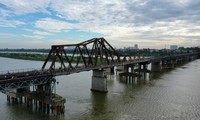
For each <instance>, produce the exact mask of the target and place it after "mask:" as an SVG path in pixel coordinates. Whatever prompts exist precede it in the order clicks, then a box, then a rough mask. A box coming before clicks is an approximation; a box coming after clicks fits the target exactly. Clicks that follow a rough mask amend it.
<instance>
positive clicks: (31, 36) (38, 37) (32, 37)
mask: <svg viewBox="0 0 200 120" xmlns="http://www.w3.org/2000/svg"><path fill="white" fill-rule="evenodd" d="M22 36H23V37H26V38H30V39H31V40H38V39H43V38H44V36H39V35H22Z"/></svg>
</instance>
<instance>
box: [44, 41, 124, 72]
mask: <svg viewBox="0 0 200 120" xmlns="http://www.w3.org/2000/svg"><path fill="white" fill-rule="evenodd" d="M69 51H70V52H69ZM119 57H120V56H119V54H118V53H117V51H115V49H114V48H113V47H112V46H111V45H110V44H109V43H108V42H107V41H106V40H105V39H104V38H93V39H91V40H87V41H84V42H81V43H78V44H66V45H52V47H51V50H50V52H49V55H48V57H47V59H46V60H45V62H44V64H43V66H42V70H44V69H49V70H55V69H58V68H59V69H62V70H67V69H74V68H77V67H80V66H82V67H85V68H87V67H91V66H98V65H102V64H103V65H105V64H106V65H109V64H112V63H115V62H120V58H119ZM56 62H58V63H56ZM48 63H50V64H49V65H47V64H48Z"/></svg>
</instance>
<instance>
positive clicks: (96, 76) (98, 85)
mask: <svg viewBox="0 0 200 120" xmlns="http://www.w3.org/2000/svg"><path fill="white" fill-rule="evenodd" d="M91 91H96V92H104V93H106V92H108V90H107V80H106V76H105V73H104V70H103V69H95V70H93V75H92V88H91Z"/></svg>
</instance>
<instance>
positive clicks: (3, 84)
mask: <svg viewBox="0 0 200 120" xmlns="http://www.w3.org/2000/svg"><path fill="white" fill-rule="evenodd" d="M69 51H73V53H71V52H69ZM197 55H199V52H196V53H187V54H177V55H169V56H164V57H154V58H145V57H144V56H143V55H133V56H126V55H121V54H119V53H118V52H117V51H116V50H115V49H114V48H113V47H112V46H111V45H110V44H109V43H108V42H107V41H106V40H105V39H104V38H93V39H90V40H87V41H84V42H81V43H78V44H66V45H52V46H51V50H50V52H49V54H48V57H47V58H46V60H45V62H44V64H43V66H42V68H41V69H37V70H28V71H22V72H20V71H19V72H11V71H10V72H8V73H2V74H0V91H1V92H6V91H9V90H12V89H18V88H25V87H29V86H33V85H43V84H51V83H52V82H55V79H54V78H53V77H54V76H59V75H69V74H73V73H78V72H82V71H90V70H94V69H103V68H111V67H115V66H122V65H129V64H140V63H153V62H158V61H163V60H165V61H167V60H173V59H176V60H177V59H179V58H180V59H182V58H184V57H190V56H197Z"/></svg>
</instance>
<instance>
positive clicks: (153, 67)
mask: <svg viewBox="0 0 200 120" xmlns="http://www.w3.org/2000/svg"><path fill="white" fill-rule="evenodd" d="M161 70H162V65H161V62H160V61H159V62H155V63H152V64H151V71H152V72H160V71H161Z"/></svg>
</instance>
